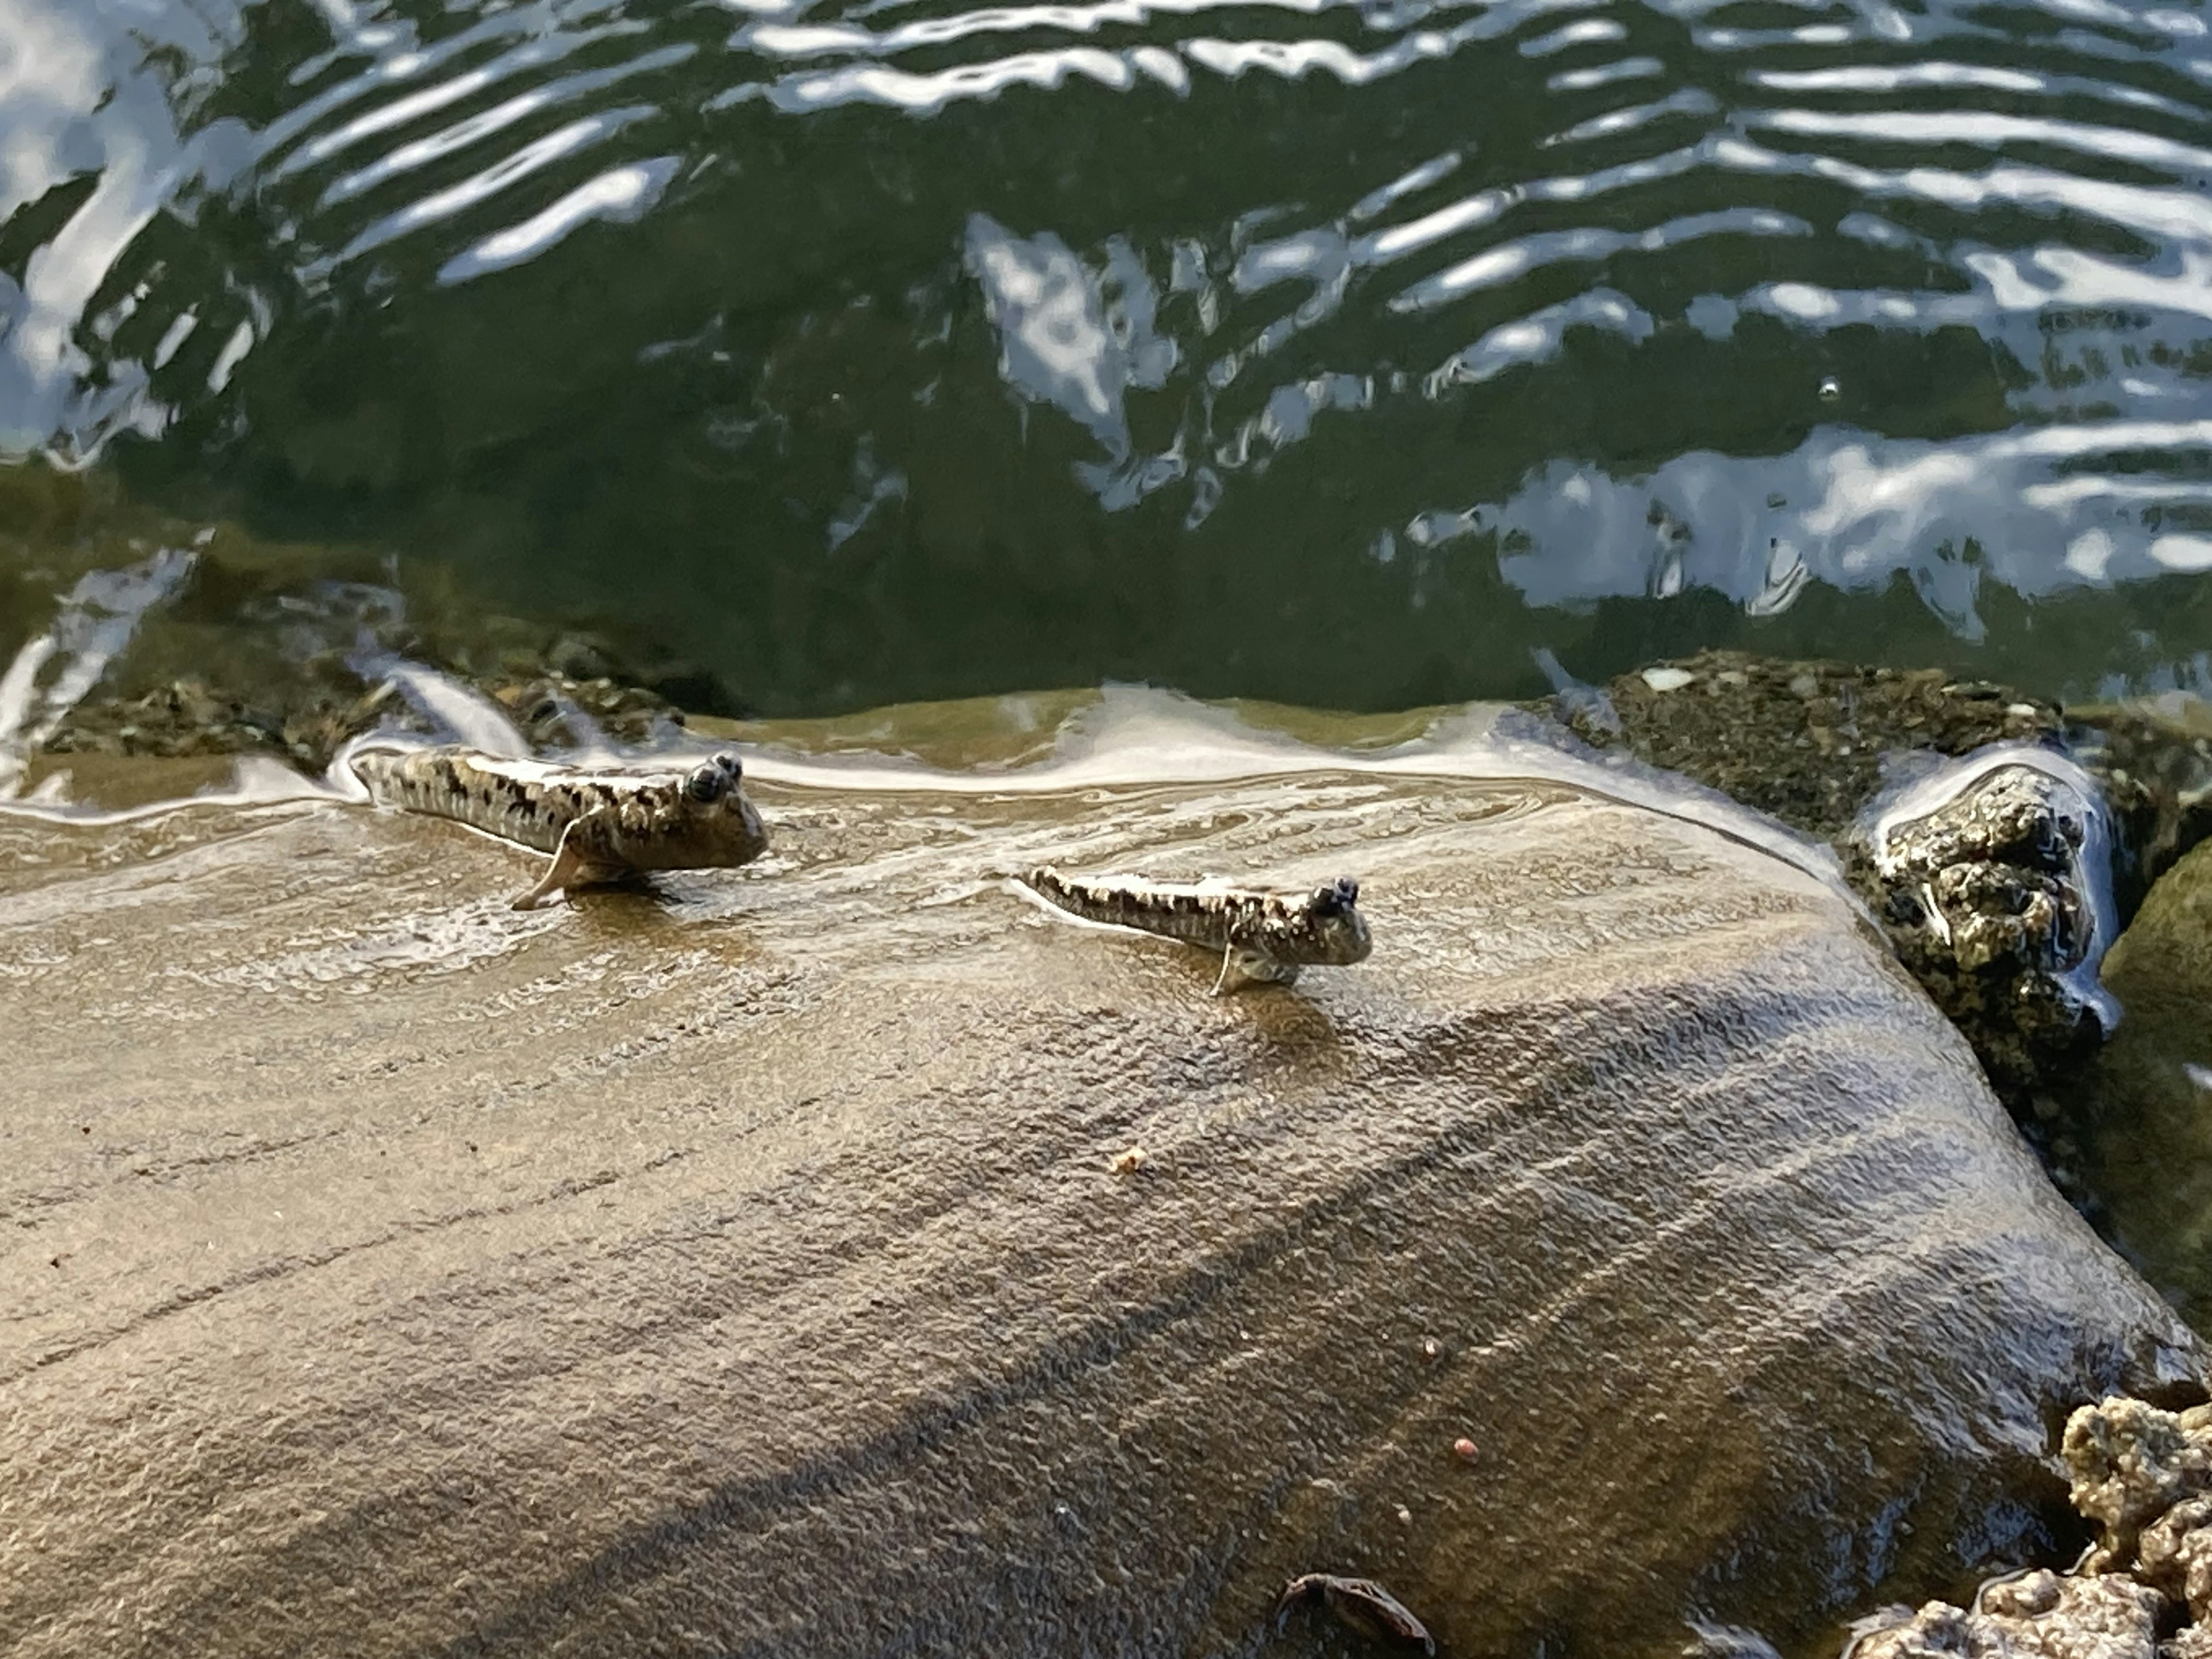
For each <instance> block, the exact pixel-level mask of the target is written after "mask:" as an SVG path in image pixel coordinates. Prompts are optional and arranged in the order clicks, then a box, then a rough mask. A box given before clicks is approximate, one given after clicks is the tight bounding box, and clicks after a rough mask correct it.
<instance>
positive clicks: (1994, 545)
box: [0, 0, 2212, 714]
mask: <svg viewBox="0 0 2212 1659" xmlns="http://www.w3.org/2000/svg"><path fill="white" fill-rule="evenodd" d="M0 40H4V41H5V42H6V46H5V51H4V56H0V273H4V275H0V316H4V317H5V318H6V319H7V321H6V325H5V333H4V337H0V447H3V448H4V450H5V451H6V453H9V454H10V455H13V456H33V455H39V454H47V455H51V456H53V457H56V458H58V459H61V460H62V461H64V463H65V464H68V465H79V464H82V463H85V462H87V461H88V460H90V461H92V462H93V464H94V465H96V467H98V468H100V469H101V470H103V471H110V472H112V474H113V475H114V476H115V477H116V478H117V479H118V480H119V481H120V483H121V484H122V486H123V487H124V490H125V499H127V500H130V501H134V502H136V503H138V504H140V505H141V506H142V507H144V508H145V509H146V510H149V511H155V512H157V513H158V514H159V515H161V524H162V525H163V526H168V528H165V529H164V530H162V531H161V532H159V537H157V539H159V538H168V539H172V540H174V541H176V542H177V543H178V544H179V545H189V544H190V542H191V538H193V536H195V535H196V534H197V533H199V529H204V527H207V526H212V525H214V524H216V522H217V521H225V522H235V523H236V524H238V525H240V526H243V528H244V530H245V531H246V532H247V533H249V534H250V535H251V536H252V537H254V538H259V539H260V540H261V541H263V542H271V541H279V540H286V541H289V542H291V543H294V544H298V545H299V546H301V548H303V549H305V550H306V551H305V552H303V553H302V555H301V579H302V580H303V581H304V580H308V579H310V578H312V577H313V576H314V575H316V574H323V575H326V576H328V575H344V576H346V577H348V578H349V579H350V578H356V577H358V576H359V575H360V574H361V572H362V569H363V568H368V570H370V571H371V572H372V573H373V574H374V575H375V583H376V585H377V586H382V587H392V586H397V587H398V588H399V589H401V590H404V591H406V592H409V593H410V595H411V594H413V593H414V592H416V589H418V588H420V587H421V586H423V585H424V584H425V583H427V582H428V581H429V580H431V579H432V578H433V577H439V578H443V577H447V576H450V577H453V578H454V579H455V580H460V581H461V582H463V583H464V584H465V586H467V587H468V589H469V591H470V592H471V593H473V594H476V595H478V596H480V598H479V599H478V600H477V603H480V604H481V605H484V606H487V607H489V608H492V609H497V610H504V611H523V612H527V613H531V614H543V615H549V616H553V617H561V618H570V619H574V620H576V621H578V622H580V623H588V624H591V625H594V626H599V625H605V626H617V625H618V626H620V627H623V628H625V629H631V630H633V631H634V632H635V633H636V634H638V635H641V636H645V637H649V638H651V639H653V640H654V641H659V643H660V644H661V645H663V646H665V648H666V649H667V650H669V651H671V652H674V653H679V654H681V655H684V657H686V658H687V659H691V660H694V661H696V663H698V664H699V665H702V671H703V672H704V673H705V674H706V675H708V677H709V678H711V680H712V681H713V682H714V685H715V687H716V688H717V690H716V691H715V693H714V697H715V699H719V700H720V701H723V702H726V703H727V704H729V705H731V706H734V707H743V708H757V709H759V710H762V711H763V712H768V713H794V712H796V713H810V714H818V713H826V712H829V711H831V710H834V709H836V708H856V707H862V706H866V705H869V704H872V703H881V702H893V701H900V700H905V699H910V698H915V697H926V696H953V695H960V694H965V693H971V692H978V691H995V690H1012V689H1018V688H1022V687H1027V686H1036V685H1066V684H1087V683H1096V682H1097V681H1098V680H1099V679H1101V678H1141V679H1150V680H1154V681H1158V682H1164V683H1168V684H1175V685H1178V686H1180V687H1182V688H1184V689H1186V690H1192V691H1194V692H1198V693H1201V694H1208V695H1219V694H1232V693H1233V694H1241V695H1247V696H1270V697H1275V698H1279V699H1283V700H1285V701H1291V702H1303V703H1306V704H1310V705H1326V706H1339V707H1351V708H1393V707H1400V708H1402V707H1407V706H1410V705H1413V704H1419V703H1424V702H1438V701H1449V700H1455V699H1459V698H1462V697H1466V696H1475V695H1492V696H1498V695H1518V694H1525V693H1528V692H1532V691H1535V690H1541V689H1543V687H1544V685H1545V684H1546V683H1547V678H1551V677H1556V676H1559V675H1562V674H1571V675H1575V676H1578V677H1581V678H1589V679H1595V678H1601V677H1602V676H1604V675H1606V674H1607V673H1610V672H1613V671H1617V670H1618V669H1620V668H1621V667H1623V666H1626V665H1629V664H1631V663H1632V662H1635V661H1638V660H1642V659H1647V658H1649V657H1650V656H1653V655H1657V654H1663V653H1669V652H1674V651H1680V650H1683V649H1686V648H1688V647H1692V646H1694V645H1697V644H1699V643H1706V642H1712V641H1735V642H1741V643H1745V644H1748V645H1751V646H1753V647H1759V648H1764V649H1768V650H1772V651H1776V652H1778V653H1805V652H1812V651H1817V652H1821V653H1832V654H1839V655H1847V656H1858V657H1866V658H1875V659H1887V660H1893V661H1900V662H1914V663H1917V662H1924V661H1944V662H1948V663H1953V664H1956V665H1963V666H1972V667H1974V668H1976V669H1978V670H1980V671H1985V672H1987V673H1990V674H1991V675H1993V676H1995V677H1997V678H2006V679H2008V680H2011V681H2013V682H2015V683H2018V684H2023V685H2027V686H2032V687H2034V688H2037V689H2039V690H2052V691H2058V692H2063V693H2065V694H2069V695H2075V696H2081V695H2089V694H2100V695H2109V694H2111V693H2113V692H2115V691H2119V690H2155V689H2160V688H2161V687H2165V686H2169V685H2173V684H2186V685H2195V686H2200V687H2201V686H2203V685H2205V684H2207V683H2208V678H2212V655H2208V652H2212V598H2209V597H2208V594H2212V587H2208V581H2212V574H2208V568H2212V466H2208V453H2212V400H2209V399H2208V380H2212V322H2209V321H2208V319H2212V306H2209V305H2208V303H2207V301H2206V298H2205V295H2206V292H2207V289H2206V287H2205V283H2206V275H2207V273H2208V272H2212V209H2208V206H2207V197H2206V193H2205V185H2206V180H2207V177H2208V174H2212V135H2208V128H2212V38H2208V33H2207V12H2206V10H2205V9H2204V7H2203V5H2202V4H2201V3H2197V4H2186V5H2185V4H2176V5H2171V6H2148V7H2141V8H2126V7H2122V6H2119V5H2117V4H2113V3H2110V0H2045V3H2041V4H2028V3H2020V4H1990V3H1963V0H1936V3H1929V4H1924V5H1909V6H1908V5H1893V4H1891V3H1888V0H1853V3H1832V4H1824V3H1817V0H1803V3H1781V0H1775V3H1734V4H1701V3H1695V0H1664V3H1651V4H1646V5H1632V4H1626V3H1618V0H1612V3H1609V0H1495V3H1489V4H1467V3H1450V0H1364V3H1331V0H1266V3H1261V0H1248V3H1234V0H1101V3H1095V4H1071V5H1036V6H988V7H984V6H963V4H961V3H960V0H905V3H899V0H847V3H843V4H837V3H827V4H819V5H814V4H809V3H806V0H788V3H781V4H779V3H776V0H725V3H718V4H706V3H702V4H693V5H687V6H667V5H653V4H647V3H628V0H537V3H526V4H503V3H498V0H402V3H397V4H374V3H357V0H317V3H315V4H312V5H307V4H284V5H273V4H251V3H240V0H210V3H207V4H204V5H200V6H196V7H193V8H191V9H186V8H182V7H171V6H145V5H136V4H126V3H124V0H93V3H88V0H0ZM120 511H121V510H120V509H119V508H118V513H120ZM19 516H20V515H19ZM125 516H127V515H125ZM196 526H197V527H198V528H196ZM7 528H8V529H9V531H10V532H12V533H11V534H10V535H9V537H8V538H6V547H5V550H4V552H0V651H13V650H14V649H15V648H16V647H18V646H20V644H21V641H23V640H24V639H26V638H28V637H30V636H31V635H33V633H34V632H35V631H36V630H37V629H40V628H41V627H43V626H44V625H45V624H46V621H47V619H48V618H49V617H50V616H51V613H52V610H53V608H54V606H55V605H56V603H57V602H58V596H59V595H61V594H64V593H66V592H68V591H69V589H70V585H71V583H72V582H74V581H75V580H76V579H77V577H78V576H79V575H80V574H82V571H83V570H85V569H90V568H116V567H117V566H118V565H119V564H122V563H125V562H129V560H128V559H127V558H126V557H125V555H135V556H137V557H140V558H143V557H144V556H147V555H148V554H149V553H150V552H151V547H150V546H147V547H141V548H138V549H135V550H134V549H131V548H129V547H127V546H125V545H116V546H110V545H108V544H109V543H111V542H112V543H115V544H126V543H127V542H128V540H129V535H128V534H127V533H125V530H124V528H123V527H122V521H121V520H120V519H118V520H116V521H115V522H113V523H106V524H103V523H100V522H94V523H91V524H89V525H88V522H87V521H86V520H83V519H82V518H79V519H76V520H71V521H70V523H67V524H63V525H59V526H57V525H55V524H53V523H52V522H47V521H44V520H40V521H25V522H17V523H11V524H10V525H9V526H7ZM142 539H143V538H142ZM317 549H321V550H323V551H321V552H318V551H316V550H317ZM387 557H388V558H389V559H390V560H391V561H392V562H391V563H389V564H388V565H386V564H385V563H383V561H385V560H386V559H387ZM246 626H248V627H249V628H251V629H256V630H258V632H259V633H260V634H262V635H265V636H268V637H270V638H274V637H276V635H278V634H279V633H280V632H281V629H280V628H279V625H278V623H276V622H275V621H272V620H270V618H268V617H250V618H247V619H246ZM223 648H226V647H221V646H219V645H218V644H213V643H210V644H207V645H204V647H203V650H204V653H205V654H206V655H207V657H208V658H209V659H210V660H213V659H215V658H216V656H217V655H219V654H220V652H221V650H222V649H223Z"/></svg>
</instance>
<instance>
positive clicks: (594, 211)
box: [438, 155, 678, 287]
mask: <svg viewBox="0 0 2212 1659" xmlns="http://www.w3.org/2000/svg"><path fill="white" fill-rule="evenodd" d="M677 166H678V158H677V157H675V156H673V155H663V156H658V157H656V158H654V159H653V161H640V162H637V163H635V164H633V165H631V166H629V167H615V168H612V169H611V170H610V171H608V172H605V173H601V174H599V177H598V178H596V179H592V181H591V182H590V183H589V184H586V185H580V186H578V187H577V188H576V189H574V190H572V191H569V192H568V194H567V195H566V196H563V197H562V198H561V199H560V200H559V201H557V202H556V203H554V204H553V205H552V206H550V207H549V208H547V209H546V210H544V212H542V213H538V214H535V215H533V216H531V217H530V218H528V219H526V220H524V221H523V222H521V223H520V224H519V225H513V226H510V227H509V228H507V229H505V230H502V231H499V232H496V233H495V234H492V235H489V236H487V237H485V238H484V239H483V240H482V241H480V242H478V243H477V245H476V246H474V247H472V248H470V249H469V250H468V251H467V252H465V253H462V254H460V255H459V256H458V257H456V258H453V259H450V260H448V261H447V263H446V264H445V266H444V267H443V268H442V269H441V270H440V271H439V272H438V283H439V285H440V286H441V287H450V286H452V285H453V284H454V283H465V282H467V281H468V280H469V279H470V278H471V277H474V276H485V275H487V274H488V273H489V272H491V271H495V270H506V269H507V267H508V266H510V265H519V264H522V263H523V261H525V260H526V259H534V258H537V257H538V255H539V254H541V253H543V252H545V250H546V249H548V248H550V247H551V246H553V245H554V244H555V243H556V242H558V241H561V240H562V239H564V238H565V237H567V236H568V235H569V234H571V233H573V232H574V231H575V230H577V229H578V228H580V227H582V226H584V225H586V224H589V223H591V222H592V221H594V220H605V221H609V222H613V223H617V224H628V223H630V222H634V221H635V220H637V219H639V218H641V217H642V216H644V215H645V214H646V213H647V212H648V211H649V210H651V209H652V207H653V204H654V203H655V202H657V201H659V199H660V192H661V191H664V190H665V189H666V188H667V187H668V181H669V180H670V179H672V178H673V177H675V175H676V168H677Z"/></svg>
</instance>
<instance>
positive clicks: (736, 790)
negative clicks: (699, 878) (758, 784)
mask: <svg viewBox="0 0 2212 1659" xmlns="http://www.w3.org/2000/svg"><path fill="white" fill-rule="evenodd" d="M678 802H679V811H680V812H681V815H682V818H683V823H682V826H681V829H680V831H679V836H680V838H681V839H682V840H684V842H688V843H690V845H691V846H692V847H693V848H696V849H697V851H698V852H699V853H700V854H702V856H701V857H700V858H699V860H698V862H699V863H701V864H702V865H708V864H712V865H719V866H732V865H738V864H748V863H750V862H751V861H752V860H754V859H757V858H758V857H759V856H760V855H761V854H763V853H764V852H766V851H767V850H768V826H767V825H766V824H764V823H762V822H761V815H760V811H759V809H757V807H755V806H754V805H753V804H752V802H751V801H750V800H749V799H746V798H745V791H744V762H742V761H740V760H739V759H738V757H737V756H735V755H733V754H732V753H730V752H729V751H728V750H724V751H722V752H721V753H720V754H718V755H714V756H712V757H708V759H706V760H704V761H702V762H701V763H699V764H698V765H696V766H695V767H693V768H692V769H690V771H689V772H687V773H685V774H684V782H683V787H681V789H680V790H678Z"/></svg>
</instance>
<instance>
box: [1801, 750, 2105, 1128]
mask: <svg viewBox="0 0 2212 1659" xmlns="http://www.w3.org/2000/svg"><path fill="white" fill-rule="evenodd" d="M2111 847H2112V833H2111V829H2110V824H2109V820H2108V818H2107V817H2106V811H2105V806H2104V803H2103V801H2102V799H2101V798H2100V794H2099V792H2098V790H2097V787H2096V785H2095V783H2094V781H2093V780H2092V779H2090V778H2089V777H2088V776H2087V775H2085V774H2083V773H2081V771H2080V770H2079V769H2077V768H2075V767H2073V766H2072V765H2070V764H2069V763H2065V762H2063V760H2062V759H2061V758H2060V757H2058V756H2057V755H2055V754H2052V753H2051V752H2049V751H2046V750H2035V749H2031V748H2028V747H2026V746H2024V745H2008V746H2005V747H2002V748H1999V749H1996V750H1983V751H1980V752H1979V755H1978V757H1977V759H1976V760H1974V761H1972V762H1958V763H1954V764H1953V765H1952V766H1950V767H1948V768H1942V769H1936V771H1934V772H1933V773H1932V774H1931V775H1929V776H1928V777H1927V778H1926V779H1925V780H1923V782H1922V784H1921V785H1920V786H1919V787H1916V788H1913V789H1911V790H1908V791H1907V792H1906V793H1905V796H1904V797H1903V798H1902V799H1899V800H1897V801H1896V802H1895V804H1894V805H1892V806H1891V807H1890V808H1888V809H1887V811H1883V812H1882V813H1881V815H1880V816H1879V817H1876V818H1875V819H1874V820H1873V821H1871V822H1869V823H1863V824H1862V825H1860V826H1858V827H1857V828H1856V829H1854V830H1853V831H1852V832H1850V834H1849V835H1847V836H1846V837H1845V839H1844V868H1845V871H1846V872H1847V873H1849V874H1850V876H1851V878H1852V879H1853V880H1854V881H1855V883H1856V884H1857V885H1858V887H1859V888H1860V890H1862V891H1863V892H1865V893H1866V894H1867V895H1868V896H1869V898H1871V899H1872V900H1874V901H1875V906H1876V909H1875V914H1876V915H1878V916H1879V917H1880V918H1881V922H1882V925H1883V927H1885V928H1886V929H1887V932H1888V934H1889V937H1890V942H1891V943H1892V945H1894V946H1895V947H1896V950H1897V954H1898V958H1899V961H1901V962H1903V963H1904V964H1905V968H1906V969H1908V970H1909V971H1910V972H1911V974H1912V975H1913V976H1914V977H1915V978H1917V980H1919V981H1920V982H1921V984H1922V985H1923V987H1926V988H1927V990H1928V992H1929V995H1931V996H1932V997H1934V999H1935V1000H1936V1006H1937V1007H1939V1008H1941V1009H1942V1011H1943V1012H1945V1013H1946V1014H1948V1016H1949V1017H1950V1018H1951V1019H1952V1021H1953V1022H1954V1024H1956V1025H1957V1026H1958V1027H1959V1029H1960V1030H1961V1031H1963V1032H1965V1033H1966V1037H1967V1040H1968V1041H1969V1042H1972V1044H1973V1045H1974V1051H1975V1053H1977V1054H1979V1055H1980V1056H1981V1058H1982V1062H1983V1064H1984V1065H1985V1066H1987V1067H1988V1068H1989V1071H1990V1079H1991V1080H1992V1081H1993V1082H1994V1083H1996V1085H1997V1086H1998V1089H1999V1091H2000V1092H2001V1093H2004V1094H2007V1095H2008V1096H2010V1097H2014V1098H2015V1099H2018V1098H2023V1097H2026V1096H2027V1093H2028V1092H2029V1091H2031V1090H2032V1089H2033V1087H2034V1085H2036V1083H2037V1082H2038V1081H2039V1079H2044V1078H2046V1077H2048V1076H2050V1075H2051V1074H2052V1073H2063V1072H2066V1071H2070V1070H2072V1069H2074V1068H2076V1067H2078V1066H2079V1065H2080V1064H2081V1061H2082V1060H2084V1059H2086V1058H2087V1056H2088V1055H2090V1054H2093V1053H2094V1052H2095V1051H2096V1048H2097V1047H2098V1045H2099V1043H2100V1042H2102V1041H2103V1038H2104V1036H2105V1032H2106V1025H2107V1024H2108V1023H2112V1022H2114V1021H2115V1020H2116V1018H2117V1010H2116V1009H2115V1008H2114V1007H2113V1006H2112V1004H2111V1001H2110V999H2109V998H2107V997H2106V995H2105V994H2103V992H2102V990H2101V988H2100V986H2099V984H2098V981H2097V966H2098V963H2099V960H2100V958H2101V957H2102V956H2103V954H2104V952H2105V951H2106V948H2107V947H2108V946H2109V945H2110V944H2111V943H2112V939H2111V937H2110V935H2111V934H2112V932H2113V931H2114V921H2113V915H2114V905H2113V901H2112V894H2111V877H2110V874H2109V865H2110V861H2111V853H2110V849H2111Z"/></svg>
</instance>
